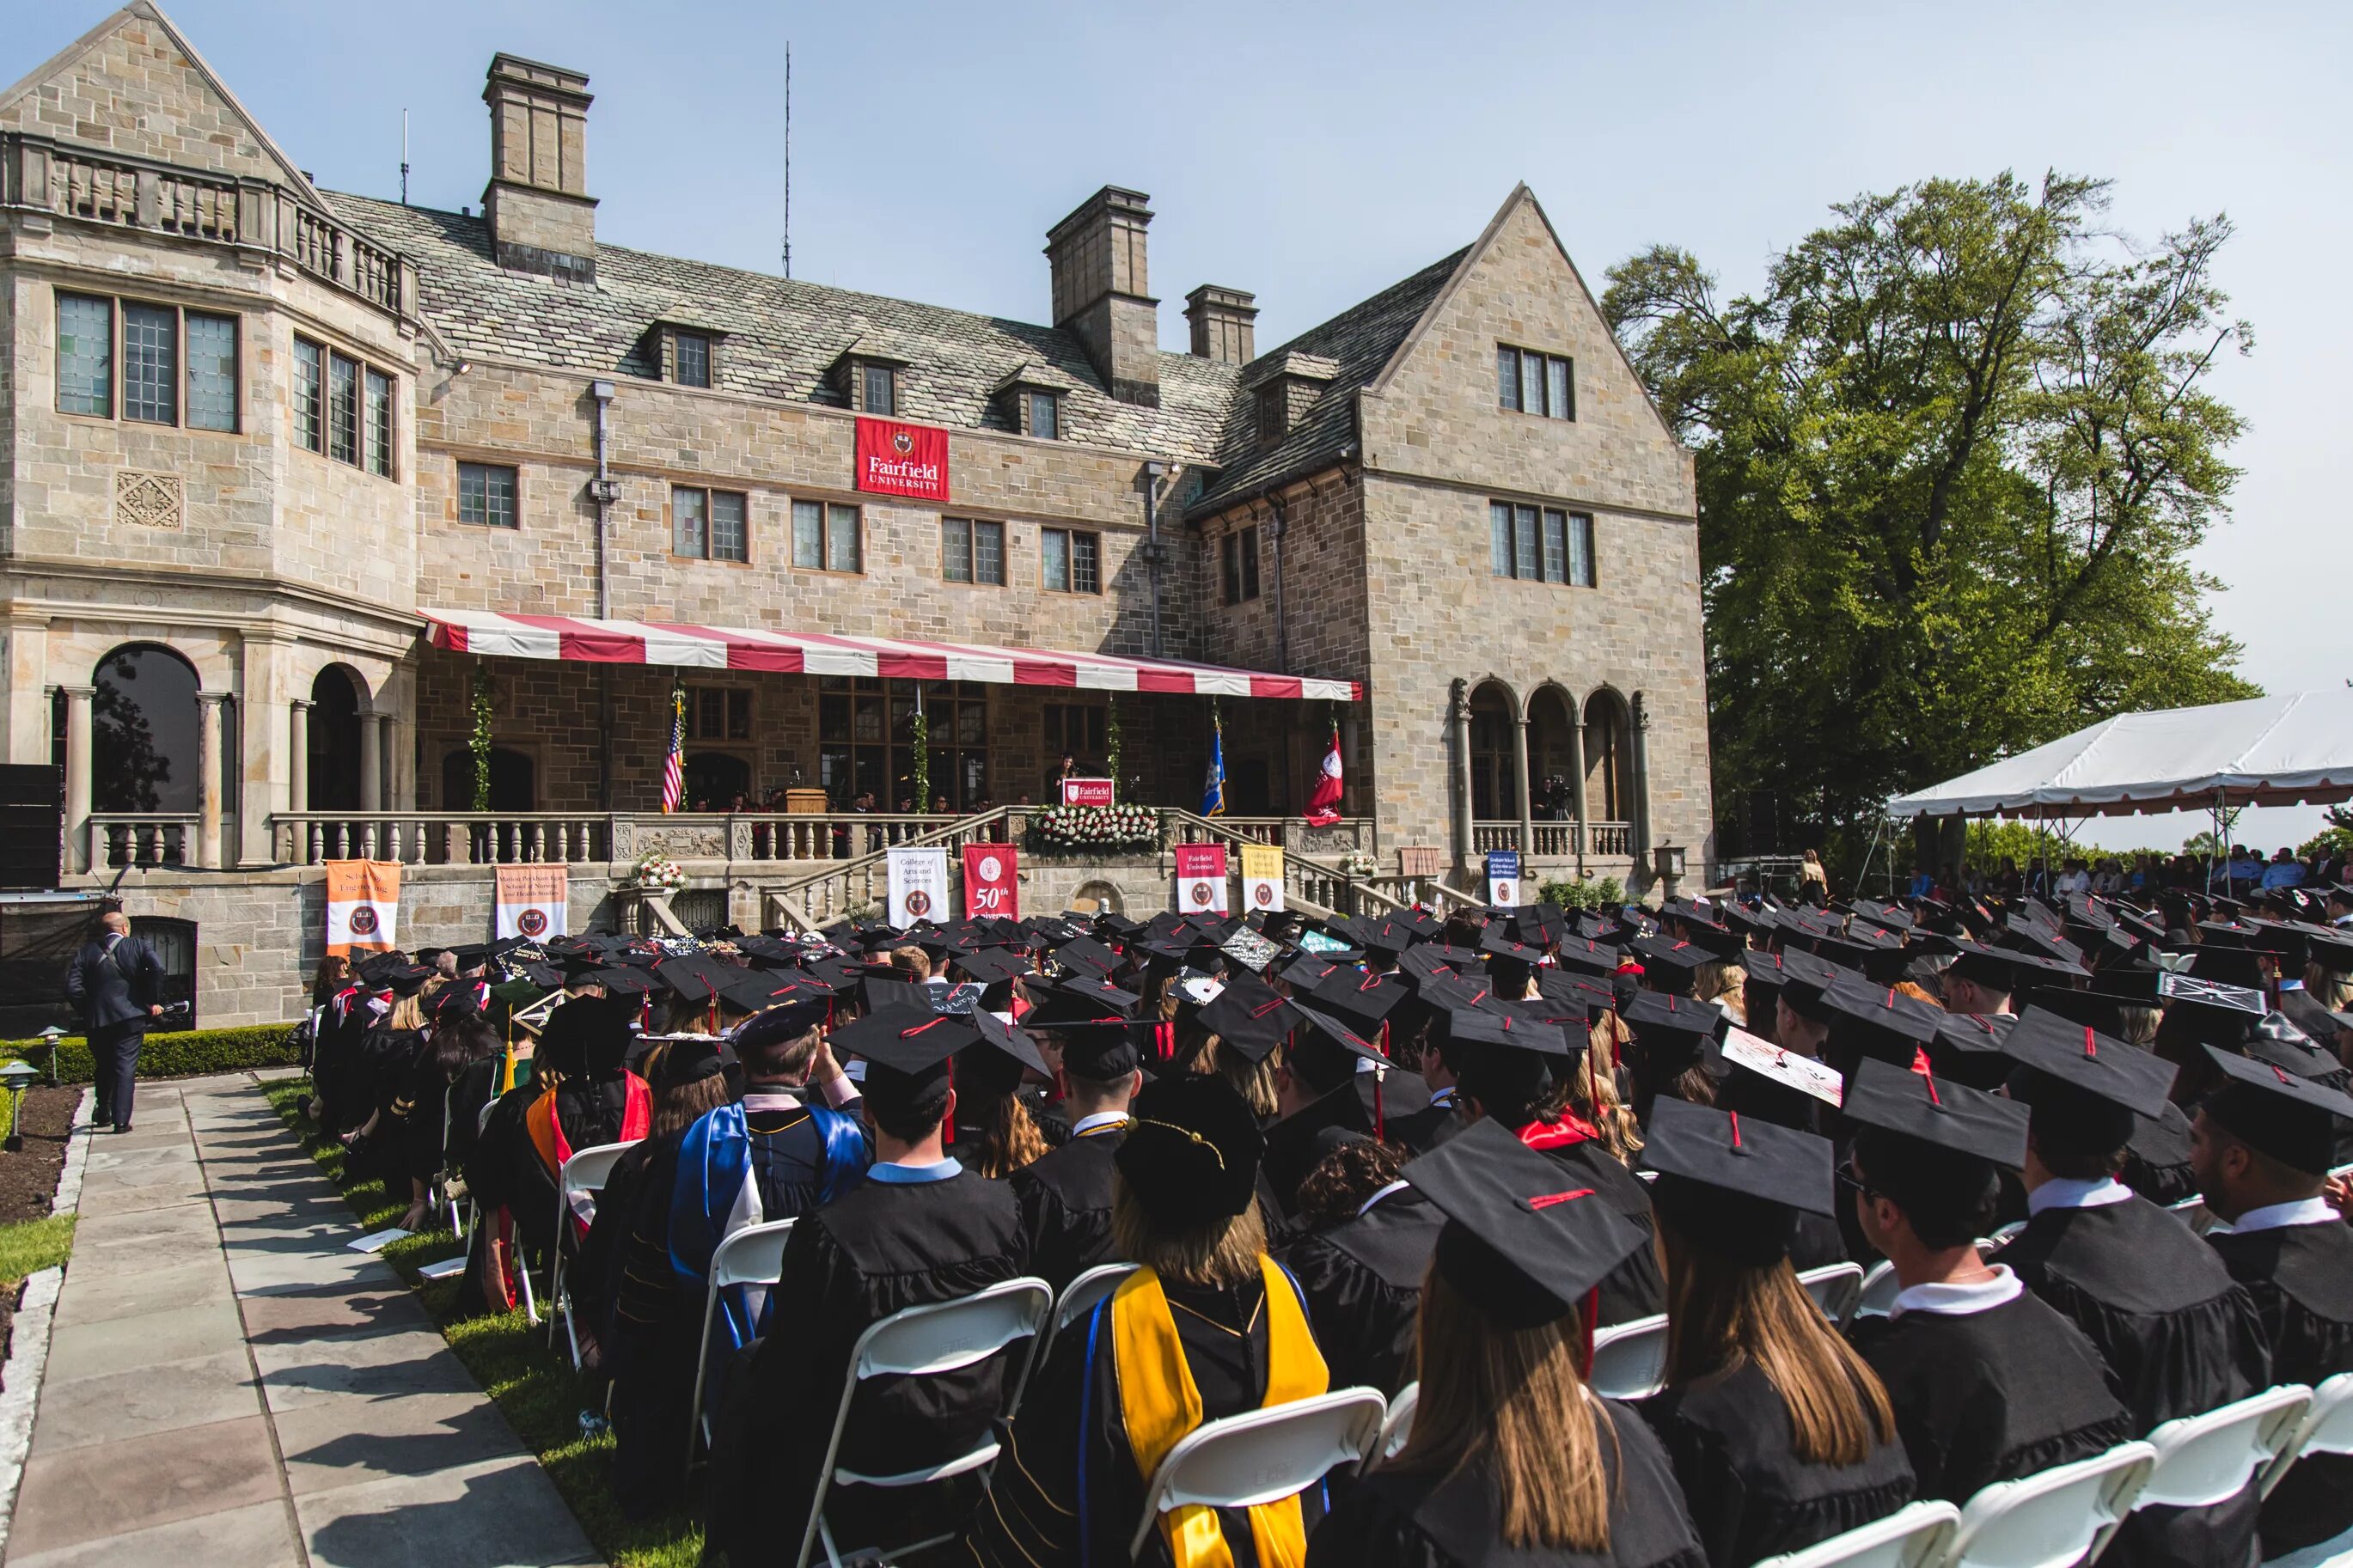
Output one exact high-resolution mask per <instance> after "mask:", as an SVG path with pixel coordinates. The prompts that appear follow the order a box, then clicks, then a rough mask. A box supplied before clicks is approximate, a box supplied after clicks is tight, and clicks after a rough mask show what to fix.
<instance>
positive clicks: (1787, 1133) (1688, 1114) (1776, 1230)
mask: <svg viewBox="0 0 2353 1568" xmlns="http://www.w3.org/2000/svg"><path fill="white" fill-rule="evenodd" d="M1642 1163H1643V1164H1645V1165H1647V1166H1649V1167H1650V1168H1651V1170H1653V1171H1656V1172H1658V1173H1659V1177H1658V1180H1657V1181H1656V1182H1655V1183H1653V1184H1651V1203H1652V1204H1653V1205H1656V1207H1657V1209H1658V1215H1659V1223H1660V1224H1661V1225H1663V1226H1668V1227H1669V1228H1671V1229H1672V1230H1673V1231H1674V1232H1675V1233H1676V1234H1677V1235H1679V1236H1682V1237H1684V1238H1685V1239H1687V1240H1689V1241H1691V1242H1693V1243H1694V1245H1696V1246H1699V1247H1704V1248H1705V1249H1707V1250H1708V1251H1710V1252H1714V1253H1717V1254H1719V1255H1721V1256H1724V1257H1726V1258H1732V1259H1733V1260H1734V1261H1736V1262H1739V1263H1746V1264H1751V1265H1762V1264H1767V1263H1771V1262H1773V1261H1774V1260H1775V1259H1776V1258H1783V1257H1786V1256H1787V1255H1788V1250H1789V1244H1790V1243H1791V1242H1792V1241H1794V1240H1795V1239H1796V1237H1797V1231H1798V1216H1799V1215H1800V1214H1813V1215H1823V1216H1824V1217H1826V1218H1827V1217H1830V1216H1831V1215H1835V1214H1836V1213H1837V1204H1836V1197H1837V1191H1838V1181H1837V1178H1836V1176H1835V1175H1833V1174H1832V1171H1831V1167H1832V1163H1833V1155H1832V1152H1831V1142H1830V1140H1829V1139H1827V1138H1819V1137H1816V1136H1815V1135H1814V1134H1813V1133H1810V1132H1801V1131H1796V1130H1794V1129H1791V1128H1788V1127H1778V1126H1775V1125H1774V1124H1773V1123H1772V1122H1770V1121H1760V1120H1758V1119H1757V1118H1755V1117H1749V1118H1747V1119H1746V1120H1744V1119H1743V1118H1742V1117H1741V1116H1740V1114H1739V1113H1738V1112H1736V1111H1725V1110H1717V1109H1715V1107H1713V1106H1706V1105H1693V1104H1690V1103H1688V1102H1686V1101H1683V1100H1666V1099H1662V1100H1659V1101H1658V1102H1657V1103H1656V1104H1655V1105H1653V1106H1652V1107H1651V1122H1650V1125H1649V1126H1648V1127H1646V1128H1644V1129H1643V1132H1642Z"/></svg>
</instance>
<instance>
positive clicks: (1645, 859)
mask: <svg viewBox="0 0 2353 1568" xmlns="http://www.w3.org/2000/svg"><path fill="white" fill-rule="evenodd" d="M1630 708H1631V710H1632V713H1633V722H1632V723H1630V724H1629V725H1628V726H1627V727H1626V728H1627V731H1628V734H1627V742H1628V743H1629V744H1630V746H1632V748H1633V751H1634V756H1633V764H1634V765H1633V774H1634V798H1633V799H1632V800H1630V801H1629V802H1627V803H1626V820H1627V821H1628V822H1630V823H1631V824H1632V825H1633V839H1634V873H1635V875H1636V876H1638V877H1642V878H1645V879H1647V878H1648V877H1649V875H1650V865H1651V739H1650V736H1651V715H1650V713H1649V711H1648V710H1646V709H1644V708H1643V706H1642V694H1641V692H1639V691H1637V692H1636V693H1634V700H1633V701H1632V703H1631V704H1630Z"/></svg>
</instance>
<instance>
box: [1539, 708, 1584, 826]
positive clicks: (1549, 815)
mask: <svg viewBox="0 0 2353 1568" xmlns="http://www.w3.org/2000/svg"><path fill="white" fill-rule="evenodd" d="M1576 730H1577V720H1576V717H1575V715H1574V714H1573V713H1572V711H1571V710H1570V708H1569V701H1568V695H1567V693H1566V692H1564V691H1563V690H1561V689H1560V688H1559V687H1557V686H1543V687H1538V688H1537V689H1536V691H1535V695H1533V696H1531V697H1530V698H1529V699H1528V774H1529V779H1528V789H1529V792H1530V797H1531V798H1532V799H1533V800H1534V801H1535V812H1534V813H1533V814H1532V815H1533V816H1535V819H1536V820H1537V821H1538V822H1573V821H1575V820H1576V819H1577V791H1576V788H1575V784H1576V773H1577V751H1576Z"/></svg>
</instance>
